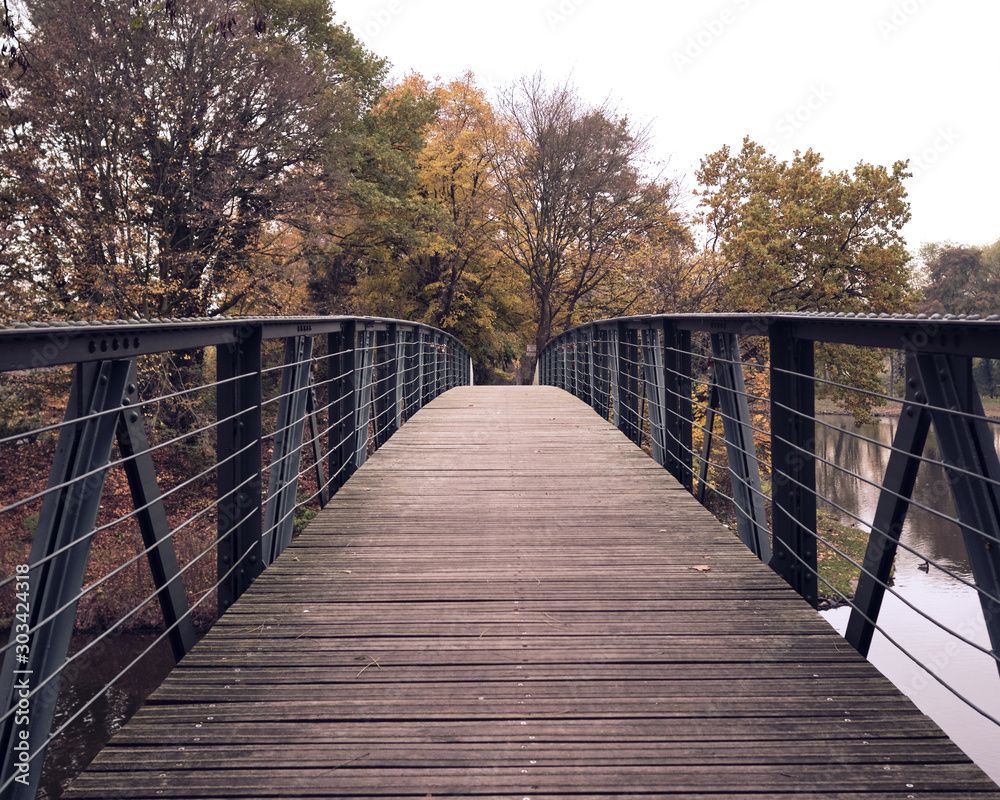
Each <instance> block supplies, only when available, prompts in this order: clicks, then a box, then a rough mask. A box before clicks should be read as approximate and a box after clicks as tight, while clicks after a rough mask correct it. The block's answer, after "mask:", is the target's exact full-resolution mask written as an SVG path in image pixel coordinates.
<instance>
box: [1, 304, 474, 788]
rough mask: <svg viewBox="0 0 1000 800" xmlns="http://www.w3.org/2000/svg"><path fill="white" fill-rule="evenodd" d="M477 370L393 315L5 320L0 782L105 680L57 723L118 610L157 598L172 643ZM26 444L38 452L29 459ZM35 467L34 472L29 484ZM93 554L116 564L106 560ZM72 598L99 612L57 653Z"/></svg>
mask: <svg viewBox="0 0 1000 800" xmlns="http://www.w3.org/2000/svg"><path fill="white" fill-rule="evenodd" d="M471 379H472V372H471V362H470V359H469V354H468V352H467V351H466V349H465V348H464V347H463V346H462V345H461V344H460V343H459V342H458V341H457V340H456V339H455V338H454V337H452V336H450V335H449V334H446V333H444V332H442V331H439V330H435V329H433V328H429V327H427V326H424V325H420V324H416V323H410V322H402V321H397V320H386V319H372V318H338V317H324V318H273V317H272V318H221V319H213V320H196V319H188V320H171V321H157V322H133V321H127V322H116V323H109V322H94V323H51V324H46V323H36V324H31V325H27V324H19V325H15V326H13V327H6V328H2V329H0V380H2V382H0V401H2V402H3V408H2V409H0V410H2V414H0V416H2V417H3V420H2V421H3V423H4V425H5V426H6V430H5V435H2V436H0V457H2V458H3V459H4V461H5V462H6V469H8V471H9V470H11V469H16V470H17V471H19V472H21V473H24V482H25V486H26V487H27V488H24V489H22V490H21V493H20V495H18V496H13V495H12V494H11V493H10V491H8V492H7V493H6V494H5V496H4V501H3V502H2V503H0V506H2V507H0V521H2V520H6V521H7V524H6V525H5V526H4V528H3V530H4V531H5V534H4V540H2V544H3V548H2V551H0V556H2V559H3V562H4V564H3V566H4V571H5V572H6V575H3V578H4V579H3V580H0V603H2V606H0V608H2V616H5V617H7V618H8V619H9V620H10V624H11V632H10V638H9V642H8V643H7V644H6V646H4V647H3V648H2V653H3V669H2V673H0V701H2V703H3V706H2V713H3V716H2V717H0V752H2V754H3V758H4V762H3V772H2V778H0V795H2V796H4V797H11V798H32V797H35V796H36V792H37V790H38V786H39V780H40V778H41V775H42V767H43V762H44V760H45V753H46V750H47V748H48V747H49V745H50V744H51V743H52V742H53V741H54V740H56V739H57V738H58V737H59V736H60V735H61V734H62V733H63V732H64V731H65V730H66V729H67V727H68V726H69V725H70V724H71V723H72V722H73V720H74V719H76V718H78V717H80V716H81V715H83V714H86V713H87V709H88V708H89V707H90V706H91V705H92V704H93V703H94V702H95V701H96V700H97V699H98V697H99V696H100V694H101V692H98V693H97V694H95V695H93V696H91V697H89V698H85V699H84V700H83V702H82V703H80V704H79V705H78V707H76V708H73V709H71V710H69V711H67V712H66V713H65V714H64V715H63V716H65V717H66V718H65V719H64V718H62V717H60V719H59V720H58V724H56V725H53V719H54V715H55V709H56V704H57V699H58V697H59V693H60V685H61V684H63V683H69V682H71V681H72V679H73V678H74V677H78V676H79V675H80V673H81V671H82V670H83V668H82V667H81V666H80V665H81V664H82V663H83V662H82V661H81V659H83V658H84V657H86V656H87V654H88V653H91V654H93V653H95V652H97V653H99V652H100V648H102V647H104V648H106V647H109V646H111V645H109V642H110V641H111V640H110V638H109V637H112V636H114V635H116V632H118V631H120V630H121V628H122V627H123V626H126V625H128V624H130V622H136V621H137V620H139V619H140V618H145V617H150V615H152V618H154V619H156V618H157V614H156V609H157V607H158V608H159V614H158V619H159V622H160V634H159V636H158V637H157V638H156V642H159V641H162V640H167V641H168V642H169V644H170V647H171V649H172V651H173V655H174V657H175V658H177V659H179V658H180V657H181V656H183V655H184V654H185V653H186V652H187V651H188V650H189V649H190V648H191V647H192V645H193V644H194V643H195V639H196V626H195V621H196V618H200V619H202V620H204V619H206V618H208V619H211V618H212V617H214V615H215V614H214V610H213V609H210V608H209V606H212V605H217V609H218V613H222V612H224V611H225V610H226V609H227V608H228V607H229V606H230V605H232V603H233V602H234V601H235V600H236V599H237V598H238V597H239V596H240V594H242V593H243V592H244V591H245V590H246V589H247V587H249V586H250V584H251V583H252V582H253V580H254V579H255V578H256V577H257V576H258V575H259V574H260V573H261V572H262V571H263V570H264V569H265V568H266V567H267V566H268V565H269V564H270V563H271V562H272V561H273V560H274V559H275V558H277V556H278V555H279V554H280V553H281V552H282V551H283V550H284V548H285V547H286V546H287V545H288V543H289V542H290V541H291V539H292V536H293V530H294V529H295V527H296V526H297V525H300V524H302V522H303V521H305V520H307V519H308V518H309V516H310V515H311V514H314V513H315V511H316V510H317V509H319V508H322V507H323V506H324V505H325V504H326V503H327V501H328V500H329V498H330V497H331V496H332V495H333V494H334V493H335V492H336V491H337V489H338V488H339V487H341V486H342V485H343V484H344V483H345V482H346V481H347V479H348V478H349V477H350V476H351V475H352V474H353V472H354V471H355V470H356V469H358V468H359V467H360V466H361V465H362V464H364V462H365V460H366V459H367V457H368V455H369V454H370V453H371V452H373V451H374V450H375V449H377V448H378V447H379V446H381V445H382V444H384V443H385V442H386V441H387V440H388V438H389V437H390V436H391V435H392V434H393V432H395V431H396V430H397V429H398V428H399V427H400V425H402V424H403V423H404V421H405V420H406V419H408V418H409V417H411V416H412V415H413V414H414V413H415V412H416V411H418V410H419V409H420V408H421V407H422V406H423V405H424V404H426V403H428V402H430V401H431V400H432V399H434V398H435V397H436V396H437V395H439V394H441V393H442V392H444V391H446V390H448V389H450V388H452V387H454V386H457V385H462V384H468V383H471ZM34 384H42V387H41V388H39V387H38V386H37V385H35V386H34V389H33V388H32V387H33V385H34ZM59 398H61V399H59ZM53 403H55V405H53ZM60 412H61V413H60ZM57 416H61V417H63V419H62V421H59V420H58V419H57V418H56V417H57ZM38 458H44V459H46V462H45V463H44V464H42V465H38V464H34V463H28V462H30V461H33V460H34V459H38ZM18 462H20V463H18ZM39 469H40V470H41V471H40V472H39ZM33 471H34V472H37V473H38V474H39V475H41V476H45V475H46V473H47V477H45V478H44V480H41V481H38V480H36V482H32V478H31V475H32V474H33ZM8 474H12V473H10V472H8ZM126 487H127V488H126ZM123 498H124V499H123ZM105 506H107V508H106V507H105ZM32 530H33V534H32V533H31V531H32ZM12 531H13V532H15V533H11V532H12ZM17 532H25V533H27V536H18V535H15V534H16V533H17ZM109 538H110V539H112V540H115V539H116V540H117V546H115V547H111V548H110V549H105V550H104V551H102V552H104V553H105V556H102V558H101V559H97V561H98V562H99V563H98V564H97V565H96V566H97V567H101V569H99V570H95V564H94V563H93V562H94V560H95V559H92V558H91V555H92V553H93V551H94V550H95V543H98V545H99V544H100V542H103V541H107V540H108V539H109ZM25 539H26V540H27V541H24V540H25ZM140 542H141V543H140ZM29 543H30V549H29ZM113 543H114V541H113ZM19 547H20V549H19ZM129 551H131V552H133V553H134V555H133V556H132V557H130V558H129V557H127V555H128V552H129ZM107 553H111V554H112V555H114V556H118V557H120V558H121V560H120V561H118V562H115V563H107ZM123 554H124V555H123ZM213 567H214V568H213ZM142 571H145V576H144V578H142V579H140V578H133V574H134V573H139V572H142ZM126 575H127V576H128V577H129V580H131V581H132V584H131V585H132V586H133V588H132V590H131V593H132V595H133V596H134V595H135V593H136V592H137V591H140V590H141V593H142V596H143V598H144V599H143V601H142V602H139V603H137V604H135V605H131V606H129V607H127V608H126V609H125V610H124V611H123V612H122V613H121V614H120V615H118V616H117V617H116V618H114V619H110V620H109V619H107V614H108V613H110V612H108V611H107V609H105V610H103V611H102V610H101V609H102V608H103V606H102V603H104V605H107V602H106V599H107V597H108V596H110V595H113V594H114V592H115V589H114V587H115V585H116V581H119V580H121V579H123V577H125V576H126ZM136 586H138V587H140V589H136V588H134V587H136ZM213 599H214V601H215V602H214V603H212V601H213ZM84 608H87V609H93V608H96V609H98V610H96V611H94V610H89V611H88V612H87V613H88V614H89V615H90V617H91V618H92V619H96V620H97V621H98V622H97V627H99V628H100V629H101V630H102V633H100V634H99V635H97V636H95V637H93V638H92V639H90V641H89V642H88V643H87V644H86V646H84V647H82V648H79V649H77V650H76V652H73V653H72V655H71V654H70V645H71V638H72V637H73V634H74V628H75V623H76V621H77V617H78V611H79V612H80V613H83V609H84ZM156 642H154V643H153V644H151V645H150V646H149V647H148V648H147V650H146V651H147V652H148V651H149V650H151V649H152V647H154V646H155V644H156ZM140 657H141V656H140ZM138 661H139V658H136V659H135V661H133V662H132V664H131V665H130V666H133V665H134V664H136V663H137V662H138ZM126 669H128V668H126ZM124 673H125V670H123V671H122V672H121V673H119V674H117V675H113V676H108V679H107V683H106V685H105V687H104V688H105V690H107V689H108V688H110V687H111V686H112V685H113V684H114V683H115V681H117V680H118V679H120V678H121V677H122V675H123V674H124Z"/></svg>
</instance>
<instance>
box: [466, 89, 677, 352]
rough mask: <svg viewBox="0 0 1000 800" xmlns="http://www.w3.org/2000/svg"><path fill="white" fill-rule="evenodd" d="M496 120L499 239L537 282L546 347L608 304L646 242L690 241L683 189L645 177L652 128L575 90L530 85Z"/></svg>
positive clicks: (505, 101)
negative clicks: (680, 213) (677, 206)
mask: <svg viewBox="0 0 1000 800" xmlns="http://www.w3.org/2000/svg"><path fill="white" fill-rule="evenodd" d="M497 116H498V119H497V122H496V124H495V125H493V126H492V127H491V128H490V129H489V130H488V132H487V133H488V135H487V137H486V140H485V141H486V147H487V151H486V152H487V155H488V157H489V160H490V165H491V167H492V169H493V174H494V179H495V180H496V182H497V186H498V190H499V201H498V206H497V220H498V222H499V225H500V228H501V235H500V237H499V240H498V242H499V247H500V250H501V252H502V253H503V255H504V256H505V257H506V258H507V259H509V261H510V262H511V263H513V264H514V265H516V266H517V268H518V269H519V270H521V272H522V273H523V274H524V276H525V278H526V280H527V282H528V287H529V291H530V294H531V297H532V299H533V301H534V304H535V309H534V313H535V327H536V335H535V342H536V345H537V347H538V349H539V351H540V350H541V348H542V347H544V345H545V344H546V342H547V341H548V340H549V338H550V337H551V335H552V334H553V333H554V332H556V331H558V330H560V329H562V328H565V327H568V326H570V325H572V324H574V323H575V322H576V321H578V318H579V316H578V315H579V311H580V309H581V307H582V306H584V305H585V304H586V303H587V301H588V299H590V300H593V301H599V299H600V292H601V290H602V289H609V288H610V282H611V280H612V278H613V276H615V275H616V272H618V271H619V270H620V269H622V268H623V267H624V266H625V265H626V264H627V263H628V260H629V259H630V258H632V257H635V256H636V255H637V253H638V252H639V251H640V250H641V249H642V248H643V247H645V246H646V244H647V237H649V236H650V235H653V234H658V233H662V232H663V231H675V232H677V234H678V235H681V233H682V227H681V225H680V223H679V221H678V218H677V216H676V215H675V214H674V212H673V206H674V202H675V199H676V187H675V186H674V184H673V183H672V182H670V181H664V180H657V179H647V178H646V177H644V175H643V173H642V164H643V159H644V156H645V153H646V149H647V144H648V143H647V136H646V134H645V132H644V131H641V130H636V129H635V127H634V126H632V125H631V124H630V123H629V121H628V120H627V119H626V118H624V117H619V116H618V115H617V114H615V112H614V111H613V110H612V109H611V108H610V107H608V106H607V105H601V106H596V107H591V106H587V105H585V104H584V103H583V102H582V101H581V100H580V98H579V97H578V96H577V94H576V92H575V91H574V90H573V88H572V87H571V86H569V85H568V84H560V85H557V86H554V87H552V88H550V87H549V86H548V85H547V84H546V83H545V81H544V80H543V79H542V77H541V76H540V75H536V76H535V77H534V78H530V79H524V80H522V81H520V82H519V83H517V84H515V85H514V86H513V87H512V88H511V89H510V90H509V91H508V92H507V93H506V94H505V95H504V96H503V97H502V98H501V101H500V103H499V106H498V115H497ZM605 296H607V295H605ZM598 305H599V302H598Z"/></svg>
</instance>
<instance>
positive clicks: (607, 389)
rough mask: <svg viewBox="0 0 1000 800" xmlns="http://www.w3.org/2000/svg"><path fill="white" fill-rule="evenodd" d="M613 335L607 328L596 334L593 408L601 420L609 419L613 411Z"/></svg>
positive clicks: (599, 330)
mask: <svg viewBox="0 0 1000 800" xmlns="http://www.w3.org/2000/svg"><path fill="white" fill-rule="evenodd" d="M610 336H611V334H610V333H609V332H608V329H607V328H606V327H600V328H598V329H597V330H596V331H595V333H594V337H595V339H594V400H593V403H592V405H593V407H594V409H595V410H596V411H597V413H598V414H599V415H600V417H601V419H603V420H606V419H607V418H608V412H609V411H610V410H611V367H610V364H611V359H610V357H609V354H610V351H611V344H610Z"/></svg>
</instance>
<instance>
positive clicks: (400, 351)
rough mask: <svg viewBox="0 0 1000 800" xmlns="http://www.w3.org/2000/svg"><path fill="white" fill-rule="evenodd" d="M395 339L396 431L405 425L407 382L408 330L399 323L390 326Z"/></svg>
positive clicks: (393, 380) (393, 376) (393, 427)
mask: <svg viewBox="0 0 1000 800" xmlns="http://www.w3.org/2000/svg"><path fill="white" fill-rule="evenodd" d="M390 331H391V334H390V335H391V337H392V341H393V347H394V350H393V354H392V361H391V362H390V363H391V367H390V368H391V370H392V378H391V384H390V385H391V389H392V419H391V420H390V426H391V428H392V432H393V433H395V432H396V431H398V430H399V429H400V428H401V427H403V395H404V394H405V391H404V389H405V384H406V331H405V330H403V329H402V328H400V327H399V326H398V325H396V324H393V325H391V326H390Z"/></svg>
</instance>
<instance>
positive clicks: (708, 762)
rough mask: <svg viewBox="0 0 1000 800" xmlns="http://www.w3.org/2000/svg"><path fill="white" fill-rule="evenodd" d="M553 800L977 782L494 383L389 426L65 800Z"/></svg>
mask: <svg viewBox="0 0 1000 800" xmlns="http://www.w3.org/2000/svg"><path fill="white" fill-rule="evenodd" d="M706 567H708V569H705V568H706ZM569 795H572V796H573V797H575V798H591V797H630V796H639V795H643V796H647V797H673V798H676V797H697V798H702V800H711V799H712V798H718V799H719V800H721V798H727V799H728V800H734V799H736V798H761V797H775V796H780V797H796V798H811V799H813V800H816V799H817V798H841V799H842V800H846V799H847V798H861V797H892V798H909V797H914V798H917V797H923V798H931V797H933V798H959V797H963V798H967V797H976V798H987V797H989V798H1000V791H998V789H997V787H996V786H995V785H994V784H993V783H992V782H991V781H989V779H988V778H986V777H985V776H984V775H983V774H982V772H981V771H980V770H979V769H978V768H976V767H975V766H973V765H971V764H970V763H969V760H968V759H967V758H966V757H965V756H964V755H963V754H962V753H961V752H960V751H959V750H958V749H957V747H955V745H954V744H952V743H951V742H950V740H948V739H947V738H946V737H945V735H944V734H943V733H942V732H941V731H940V729H939V728H938V727H937V726H936V725H935V724H934V723H932V722H931V721H930V720H928V719H927V718H926V717H925V716H923V715H922V714H921V713H919V712H918V711H917V710H916V708H915V707H914V706H913V705H912V704H911V703H910V701H909V700H907V699H906V698H905V697H903V696H902V695H901V694H900V693H899V692H898V691H897V690H896V689H895V688H894V687H893V686H892V685H891V684H889V683H888V681H886V680H885V679H884V678H882V677H881V675H879V674H878V673H877V672H876V671H875V669H874V668H872V667H871V666H870V665H868V664H867V663H866V662H865V661H863V660H862V659H861V658H860V657H859V656H858V655H857V654H856V653H855V652H854V651H853V650H852V649H851V648H850V647H849V646H848V645H847V644H846V643H844V641H843V640H842V639H841V638H840V637H839V636H837V635H836V634H835V633H834V632H833V630H832V629H831V628H830V627H829V626H828V625H827V624H826V623H825V622H824V621H823V620H822V619H821V618H820V617H819V616H818V615H817V614H816V613H814V612H813V611H812V610H811V609H810V608H809V607H808V606H807V605H806V604H805V603H804V602H803V601H801V600H800V599H799V598H798V597H797V596H796V595H795V594H794V593H793V592H792V591H791V590H790V589H789V588H787V587H786V586H785V585H784V584H783V583H782V582H781V581H780V580H779V579H778V578H777V577H776V576H775V575H774V574H773V573H772V572H771V571H770V570H769V569H767V568H766V567H764V566H763V565H762V564H760V562H758V561H756V560H755V559H754V558H753V557H752V555H751V554H750V553H749V552H748V551H747V550H746V549H745V548H744V547H743V546H742V545H741V544H740V543H739V542H738V541H737V540H736V539H735V537H734V536H733V535H732V533H730V532H729V531H728V530H727V529H725V528H724V527H723V526H722V525H720V524H719V523H717V522H716V521H715V519H714V518H713V517H712V516H711V515H709V513H708V512H707V511H705V510H704V509H702V508H701V507H700V506H699V505H698V504H697V503H696V502H695V501H694V500H693V499H692V498H691V497H690V495H688V494H687V493H685V492H684V491H683V490H682V489H681V488H680V487H679V486H678V485H677V484H676V483H675V482H674V481H673V479H672V478H670V477H669V475H668V474H667V473H666V472H665V471H664V470H663V469H661V468H660V467H658V466H657V465H656V464H655V463H654V462H653V461H652V460H651V459H649V458H648V457H647V456H646V455H645V454H644V453H642V452H641V451H640V450H639V449H637V448H636V447H635V446H634V445H632V444H631V443H630V442H629V441H628V440H627V439H625V438H624V437H623V436H622V434H620V433H619V432H618V431H617V430H615V429H614V428H613V427H612V426H610V425H608V424H607V423H604V422H602V421H601V420H600V419H598V417H597V416H596V415H595V414H594V413H593V412H592V411H591V410H590V409H589V408H587V407H586V406H584V405H583V404H582V403H580V402H579V401H577V400H575V399H573V398H572V397H570V396H569V395H567V394H565V393H563V392H561V391H559V390H555V389H548V388H539V387H525V388H514V387H510V388H466V389H457V390H453V391H451V392H449V393H447V394H445V395H444V396H442V397H441V398H439V399H438V400H436V401H435V402H434V403H432V404H430V405H429V406H428V407H427V408H426V409H424V410H423V411H421V412H420V413H419V414H418V415H416V417H415V418H414V419H413V420H412V421H410V422H409V423H407V424H406V425H405V426H404V427H403V429H402V430H401V431H400V432H399V433H397V434H396V435H395V436H394V437H393V438H392V439H391V440H390V441H389V443H388V444H386V445H385V446H384V448H383V449H382V450H380V451H379V452H378V453H377V454H376V455H375V456H374V457H373V458H372V459H371V460H370V461H369V462H368V464H366V465H365V467H364V468H362V469H361V470H360V471H359V472H358V473H357V474H356V475H355V476H354V477H353V478H352V479H351V480H350V482H349V483H348V484H347V486H345V487H344V488H343V489H342V490H341V491H340V493H339V494H338V495H337V496H336V498H335V499H334V500H333V502H332V503H331V505H330V506H328V508H327V509H326V510H325V511H324V512H323V513H321V514H320V515H319V516H318V517H317V518H316V520H315V521H314V522H313V523H312V525H311V526H310V527H309V529H308V530H307V531H306V532H305V533H303V535H302V536H301V537H299V539H298V540H296V542H295V543H294V544H293V545H292V546H291V548H290V549H289V550H288V551H287V552H286V553H285V554H284V555H283V556H282V557H281V558H280V559H279V560H278V561H277V562H276V563H275V564H274V565H273V566H272V567H271V569H270V570H268V571H267V572H266V573H265V574H264V575H263V576H262V577H261V578H260V579H259V580H258V581H257V583H256V584H255V585H254V586H253V587H252V589H251V590H250V591H249V592H248V594H247V595H245V596H244V597H243V598H242V599H241V600H240V601H239V602H238V603H237V604H236V605H235V606H234V607H233V609H232V610H231V611H230V612H229V613H227V614H226V615H225V616H224V617H223V618H222V619H221V620H220V621H219V623H218V624H217V625H216V626H215V628H213V629H212V631H211V632H210V633H209V634H208V635H207V636H206V637H205V639H204V640H202V642H200V643H199V644H198V646H197V647H196V648H195V649H194V650H193V651H192V652H191V653H190V654H189V655H188V656H187V657H186V658H185V659H184V660H183V662H182V663H181V665H180V666H179V667H178V668H177V669H175V670H174V672H173V673H172V674H171V676H170V677H169V678H168V680H167V681H166V683H164V685H163V686H162V687H161V688H160V689H158V690H157V691H156V693H155V694H154V695H153V696H152V697H151V698H150V700H149V702H148V703H147V704H146V706H145V707H144V708H143V709H142V710H141V711H140V712H139V713H138V714H137V715H136V716H135V718H133V720H132V721H131V722H129V723H128V725H127V726H126V727H125V728H124V730H122V731H121V732H120V733H119V734H118V735H117V736H116V737H115V738H114V739H113V740H112V742H111V744H110V745H109V746H108V747H107V748H106V749H105V750H104V751H103V752H102V753H101V755H100V756H99V757H98V758H97V760H96V761H95V762H94V763H93V764H92V765H91V767H90V768H89V770H88V771H87V772H85V773H84V774H83V775H82V776H81V777H80V778H79V779H78V780H77V781H76V782H75V784H74V785H73V787H72V788H71V790H70V791H69V793H68V794H67V795H66V796H67V797H72V798H84V797H86V798H94V797H100V798H112V797H128V798H159V799H162V798H182V797H183V798H222V797H226V798H233V797H238V798H256V797H261V798H330V797H368V796H379V797H432V796H435V797H436V796H451V797H511V798H518V799H520V798H532V800H537V799H538V798H554V797H560V796H569Z"/></svg>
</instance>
